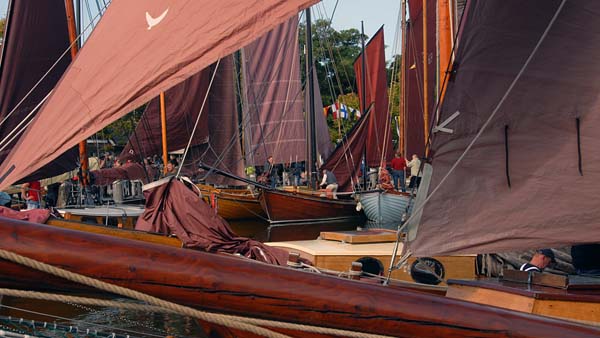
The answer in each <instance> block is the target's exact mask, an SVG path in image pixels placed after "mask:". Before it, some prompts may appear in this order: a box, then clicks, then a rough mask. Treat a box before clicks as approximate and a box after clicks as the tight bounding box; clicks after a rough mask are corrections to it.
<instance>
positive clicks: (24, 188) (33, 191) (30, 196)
mask: <svg viewBox="0 0 600 338" xmlns="http://www.w3.org/2000/svg"><path fill="white" fill-rule="evenodd" d="M21 196H22V197H23V198H24V199H25V201H26V203H27V210H32V209H39V208H40V201H41V200H42V185H41V184H40V181H33V182H28V183H23V185H21Z"/></svg>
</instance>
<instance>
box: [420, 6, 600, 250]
mask: <svg viewBox="0 0 600 338" xmlns="http://www.w3.org/2000/svg"><path fill="white" fill-rule="evenodd" d="M465 10H466V14H467V15H466V17H465V19H463V20H466V21H463V24H465V26H464V30H462V29H461V30H462V31H461V33H460V34H461V41H460V43H459V45H458V50H457V55H456V60H457V62H458V63H459V64H460V66H459V67H458V69H457V71H456V75H455V79H454V80H453V81H452V82H450V84H449V87H448V91H447V92H446V96H445V99H444V105H443V109H442V112H441V118H440V120H441V121H444V120H445V119H447V118H448V117H449V116H450V115H452V114H454V113H455V112H456V111H458V112H459V113H460V115H459V116H458V117H457V118H456V119H455V120H453V121H452V122H451V123H449V124H448V125H447V128H450V129H452V130H453V133H452V134H447V133H436V134H435V140H434V144H433V149H432V150H433V155H434V158H433V168H434V169H433V177H432V181H431V185H430V192H431V191H432V190H433V189H434V188H435V187H437V186H438V185H439V184H440V182H441V179H442V177H444V175H446V174H447V173H448V171H449V169H450V167H451V166H452V165H453V164H454V163H455V162H456V161H457V159H458V157H459V156H460V155H461V154H462V153H463V151H464V150H465V148H466V147H467V145H468V144H469V143H470V142H471V141H472V140H473V138H474V136H475V134H476V133H477V132H478V131H479V130H480V129H481V128H482V125H483V124H484V122H485V121H486V120H487V119H488V118H489V117H490V116H491V114H492V112H494V111H496V110H497V113H496V115H495V116H494V117H493V119H492V120H491V122H490V124H489V125H488V126H487V128H486V129H485V131H484V132H483V134H482V135H481V137H480V138H479V139H478V140H477V141H476V142H475V144H474V146H473V148H472V149H471V150H470V151H469V152H468V153H467V154H466V156H465V158H464V159H463V160H462V161H461V162H460V163H459V164H458V167H457V168H456V170H454V172H452V173H451V174H450V176H449V177H448V179H447V181H446V182H445V183H443V184H442V185H441V187H440V189H439V190H438V191H437V192H436V193H435V194H434V195H433V196H432V198H431V200H430V201H429V203H428V204H427V205H426V206H425V209H424V215H423V218H422V222H421V224H420V226H419V228H418V232H417V237H416V240H415V241H413V242H412V243H411V245H410V247H411V250H412V251H413V252H414V253H415V254H416V255H434V254H456V253H492V252H504V251H511V250H522V249H535V248H541V247H559V246H565V245H570V244H574V243H589V242H600V227H598V222H599V220H600V200H599V199H598V190H599V189H600V153H599V152H598V151H597V148H598V144H599V143H600V133H598V126H599V125H600V96H599V93H600V81H598V79H597V77H598V72H600V58H598V57H597V54H598V52H597V50H598V46H600V21H598V20H597V18H598V16H600V2H597V1H566V2H564V7H561V1H558V0H553V1H548V0H535V1H526V2H523V1H517V0H510V1H506V0H502V1H501V0H495V1H490V0H485V1H469V2H468V3H467V8H466V9H465ZM554 15H557V16H556V21H554V22H552V19H553V17H554ZM546 30H547V35H544V32H545V31H546ZM538 43H540V44H539V48H537V49H536V45H537V44H538ZM529 57H531V61H530V63H529V64H528V65H526V61H527V60H528V58H529ZM515 80H516V82H515V85H514V88H511V83H512V82H513V81H515ZM504 96H506V99H505V100H502V98H503V97H504ZM579 154H580V155H579Z"/></svg>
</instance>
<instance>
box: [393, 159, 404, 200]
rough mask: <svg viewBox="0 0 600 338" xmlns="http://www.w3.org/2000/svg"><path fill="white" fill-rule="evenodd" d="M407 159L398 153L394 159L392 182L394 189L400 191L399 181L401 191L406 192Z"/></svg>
mask: <svg viewBox="0 0 600 338" xmlns="http://www.w3.org/2000/svg"><path fill="white" fill-rule="evenodd" d="M405 169H406V159H405V158H404V157H402V154H401V153H396V155H395V156H394V158H393V159H392V180H393V181H394V189H396V190H398V181H400V190H401V191H402V192H405V191H406V176H405V173H404V171H405Z"/></svg>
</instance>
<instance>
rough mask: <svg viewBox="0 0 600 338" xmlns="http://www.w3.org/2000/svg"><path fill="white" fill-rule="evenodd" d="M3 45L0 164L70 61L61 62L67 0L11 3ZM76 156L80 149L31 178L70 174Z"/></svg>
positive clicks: (66, 42) (64, 48) (65, 43)
mask: <svg viewBox="0 0 600 338" xmlns="http://www.w3.org/2000/svg"><path fill="white" fill-rule="evenodd" d="M3 41H4V43H3V45H2V62H1V64H0V121H1V122H0V139H1V140H2V141H1V143H0V148H3V149H2V150H1V151H0V163H1V162H2V161H4V159H5V158H6V156H8V154H9V152H10V150H11V149H12V148H13V147H14V145H15V144H16V143H17V141H18V140H19V138H20V137H21V135H22V133H17V130H19V129H21V128H24V126H26V123H28V122H29V121H31V119H32V118H33V117H34V116H35V112H36V106H37V105H38V104H39V103H40V102H41V101H42V100H43V99H44V97H46V95H48V93H49V92H50V91H51V90H52V88H54V86H55V85H56V83H57V82H58V80H59V79H60V77H61V76H62V74H63V73H64V71H65V70H66V69H67V66H68V65H69V63H70V62H71V58H70V55H69V56H67V57H64V58H61V55H62V54H63V53H65V51H68V49H69V32H68V29H67V16H66V12H65V4H64V1H63V0H49V1H42V2H39V3H38V2H33V1H11V4H10V11H9V13H8V19H7V25H6V29H5V37H4V40H3ZM57 60H58V62H57ZM55 62H56V64H55ZM38 81H39V83H38ZM32 112H33V114H32V115H31V116H28V115H29V114H30V113H32ZM47 132H48V130H46V131H45V133H47ZM77 156H78V154H77V152H76V151H68V152H67V153H66V154H64V155H62V156H61V158H60V159H59V160H58V161H54V162H52V163H50V164H48V165H47V166H45V167H43V168H39V170H38V171H37V172H35V173H33V174H34V175H30V177H29V178H28V179H38V178H43V177H50V176H54V175H57V174H61V173H64V172H66V171H69V170H71V169H73V168H75V167H76V166H77Z"/></svg>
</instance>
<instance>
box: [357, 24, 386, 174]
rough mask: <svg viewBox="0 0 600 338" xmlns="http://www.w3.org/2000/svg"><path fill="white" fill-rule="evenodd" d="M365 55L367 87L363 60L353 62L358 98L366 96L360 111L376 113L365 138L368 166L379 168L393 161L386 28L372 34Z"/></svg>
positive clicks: (372, 116)
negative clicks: (363, 81)
mask: <svg viewBox="0 0 600 338" xmlns="http://www.w3.org/2000/svg"><path fill="white" fill-rule="evenodd" d="M364 54H366V60H365V65H366V68H367V69H366V71H365V74H366V81H365V84H366V88H363V86H362V58H363V57H364V55H363V54H361V55H360V56H359V57H358V59H357V60H356V61H355V62H354V72H355V74H356V84H357V87H358V97H359V98H362V97H363V91H365V95H364V97H365V98H366V100H367V101H366V102H361V103H360V110H361V111H366V110H367V108H369V107H370V109H371V110H372V111H373V114H370V117H369V123H368V128H367V129H368V131H367V134H366V135H365V138H366V152H367V164H368V165H369V166H371V167H379V166H380V165H381V163H384V164H385V163H386V162H387V161H388V160H391V159H392V156H393V147H392V134H391V120H390V115H389V113H388V112H389V99H388V92H387V73H386V63H385V45H384V39H383V26H382V27H381V28H380V29H379V30H378V31H377V33H375V35H373V37H372V38H371V40H370V41H369V43H368V44H367V46H366V47H365V53H364Z"/></svg>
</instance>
